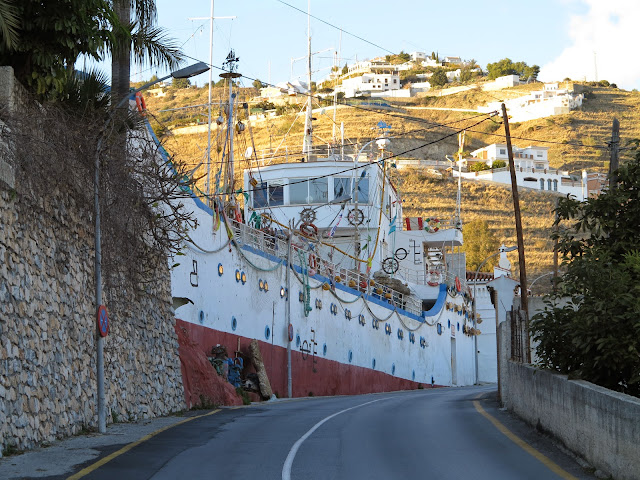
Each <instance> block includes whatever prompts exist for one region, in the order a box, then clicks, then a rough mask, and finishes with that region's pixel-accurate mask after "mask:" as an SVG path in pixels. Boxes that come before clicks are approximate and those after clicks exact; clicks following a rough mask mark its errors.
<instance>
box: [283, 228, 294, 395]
mask: <svg viewBox="0 0 640 480" xmlns="http://www.w3.org/2000/svg"><path fill="white" fill-rule="evenodd" d="M292 239H293V226H292V223H291V222H289V238H288V240H287V279H286V282H287V308H286V310H285V314H286V323H287V397H288V398H293V386H292V381H291V338H290V337H289V328H290V326H291V241H292Z"/></svg>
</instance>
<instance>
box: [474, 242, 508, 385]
mask: <svg viewBox="0 0 640 480" xmlns="http://www.w3.org/2000/svg"><path fill="white" fill-rule="evenodd" d="M517 249H518V247H505V246H504V244H503V245H502V246H501V247H500V248H499V249H498V251H497V252H496V253H492V254H491V255H489V256H488V257H487V258H485V259H484V260H483V261H482V263H481V264H480V265H479V266H478V268H477V269H476V274H475V276H474V277H473V323H474V325H476V326H477V319H476V303H477V300H476V288H477V283H478V274H479V273H480V269H481V268H482V267H483V266H484V264H485V263H487V262H488V261H489V260H491V259H492V258H493V257H495V256H496V255H500V254H501V253H502V252H513V251H514V250H517ZM496 338H498V327H497V325H496ZM473 344H474V348H475V358H476V365H475V366H476V382H475V383H478V336H477V335H474V336H473Z"/></svg>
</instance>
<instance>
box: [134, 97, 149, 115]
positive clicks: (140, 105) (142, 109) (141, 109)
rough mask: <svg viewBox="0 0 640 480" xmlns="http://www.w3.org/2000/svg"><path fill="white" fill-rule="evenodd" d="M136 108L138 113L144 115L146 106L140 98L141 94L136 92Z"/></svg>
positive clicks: (142, 98)
mask: <svg viewBox="0 0 640 480" xmlns="http://www.w3.org/2000/svg"><path fill="white" fill-rule="evenodd" d="M136 107H137V108H138V111H139V112H140V113H143V114H144V113H145V110H146V109H147V104H146V103H145V101H144V97H143V96H142V92H136Z"/></svg>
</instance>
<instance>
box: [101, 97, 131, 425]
mask: <svg viewBox="0 0 640 480" xmlns="http://www.w3.org/2000/svg"><path fill="white" fill-rule="evenodd" d="M127 98H128V97H127ZM112 117H113V115H110V116H109V120H108V121H107V124H108V123H109V122H110V121H111V118H112ZM103 135H104V131H103V133H102V134H101V135H100V138H99V139H98V146H97V149H96V156H95V166H94V170H95V171H94V177H93V208H94V212H95V219H94V220H95V229H96V231H95V239H94V241H95V283H96V285H95V303H96V319H97V317H98V309H99V308H100V305H102V247H101V233H100V232H101V230H100V149H101V148H102V138H103ZM95 336H96V381H97V383H98V432H100V433H106V431H107V414H106V408H105V404H104V403H105V400H104V337H102V336H100V334H99V333H98V327H97V322H96V327H95Z"/></svg>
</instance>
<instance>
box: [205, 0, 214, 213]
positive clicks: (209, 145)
mask: <svg viewBox="0 0 640 480" xmlns="http://www.w3.org/2000/svg"><path fill="white" fill-rule="evenodd" d="M209 65H213V0H211V17H210V20H209ZM212 83H213V70H212V69H209V112H208V123H207V125H208V128H207V189H206V190H207V205H211V203H210V202H209V199H210V198H211V180H210V175H211V88H212V87H211V84H212Z"/></svg>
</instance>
